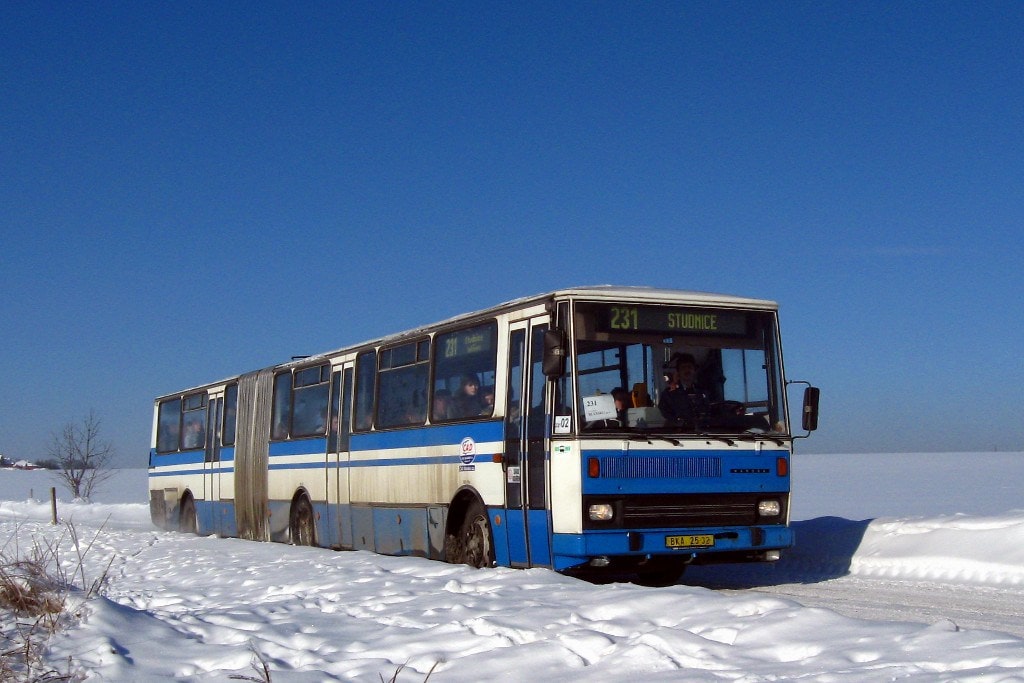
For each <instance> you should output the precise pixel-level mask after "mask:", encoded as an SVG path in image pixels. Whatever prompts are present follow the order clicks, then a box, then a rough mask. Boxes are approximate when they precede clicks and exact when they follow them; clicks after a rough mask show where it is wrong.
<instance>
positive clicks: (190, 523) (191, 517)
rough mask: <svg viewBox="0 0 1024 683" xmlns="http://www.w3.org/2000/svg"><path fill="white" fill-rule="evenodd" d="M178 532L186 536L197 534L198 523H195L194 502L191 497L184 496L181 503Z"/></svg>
mask: <svg viewBox="0 0 1024 683" xmlns="http://www.w3.org/2000/svg"><path fill="white" fill-rule="evenodd" d="M178 531H182V532H184V533H186V534H196V533H199V523H198V522H197V521H196V502H195V501H194V500H192V496H185V500H183V501H181V513H180V514H179V515H178Z"/></svg>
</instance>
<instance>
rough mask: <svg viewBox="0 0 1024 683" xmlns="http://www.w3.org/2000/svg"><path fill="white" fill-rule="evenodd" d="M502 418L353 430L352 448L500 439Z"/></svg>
mask: <svg viewBox="0 0 1024 683" xmlns="http://www.w3.org/2000/svg"><path fill="white" fill-rule="evenodd" d="M503 426H504V425H503V424H502V422H501V420H491V421H489V422H468V423H466V424H457V425H444V426H442V427H422V428H419V429H396V430H394V431H387V432H369V433H367V434H353V435H352V437H351V446H350V448H351V450H352V451H376V450H382V449H386V448H415V447H421V448H422V447H426V446H444V445H448V444H459V443H462V440H463V439H465V438H466V437H469V438H471V439H473V440H474V441H479V442H481V443H484V442H487V441H501V440H502V439H504V438H505V432H504V429H503Z"/></svg>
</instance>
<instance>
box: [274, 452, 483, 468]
mask: <svg viewBox="0 0 1024 683" xmlns="http://www.w3.org/2000/svg"><path fill="white" fill-rule="evenodd" d="M478 457H479V456H478ZM491 457H492V456H491V455H490V454H487V455H485V456H484V459H483V460H482V461H481V462H491ZM461 464H462V459H461V458H460V457H459V456H458V455H438V456H430V457H426V458H416V457H410V458H384V459H379V460H356V461H355V462H351V461H342V462H339V463H338V464H337V467H339V468H340V469H349V468H352V467H397V466H400V465H461ZM334 466H335V465H334V463H329V464H325V461H323V460H317V461H315V462H295V463H288V462H286V463H276V464H275V463H272V464H271V465H270V469H272V470H309V469H316V468H319V469H323V468H325V467H327V468H330V467H334Z"/></svg>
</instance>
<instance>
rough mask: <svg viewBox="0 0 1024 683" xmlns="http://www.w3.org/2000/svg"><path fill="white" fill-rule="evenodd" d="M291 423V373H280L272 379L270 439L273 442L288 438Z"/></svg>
mask: <svg viewBox="0 0 1024 683" xmlns="http://www.w3.org/2000/svg"><path fill="white" fill-rule="evenodd" d="M291 423H292V373H291V372H282V373H280V374H279V375H277V376H276V377H274V410H273V413H272V417H271V423H270V425H271V426H270V438H271V439H274V440H275V441H279V440H281V439H287V438H288V432H289V430H290V429H291Z"/></svg>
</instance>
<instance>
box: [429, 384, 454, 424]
mask: <svg viewBox="0 0 1024 683" xmlns="http://www.w3.org/2000/svg"><path fill="white" fill-rule="evenodd" d="M451 404H452V394H451V392H450V391H448V390H447V389H438V390H437V391H435V392H434V407H433V410H432V411H431V415H430V419H431V421H432V422H440V421H443V420H448V419H451V418H452V417H454V415H452V414H451V412H452V411H451V407H452V405H451Z"/></svg>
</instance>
